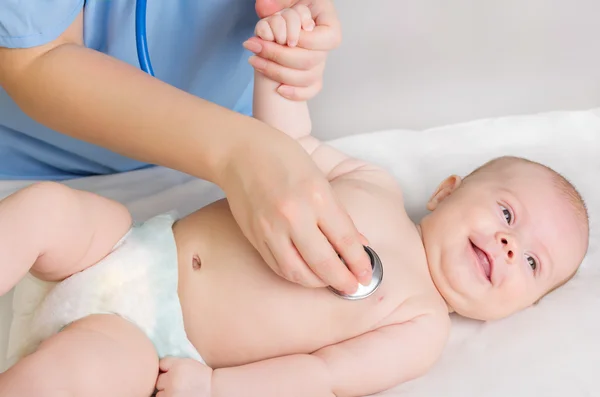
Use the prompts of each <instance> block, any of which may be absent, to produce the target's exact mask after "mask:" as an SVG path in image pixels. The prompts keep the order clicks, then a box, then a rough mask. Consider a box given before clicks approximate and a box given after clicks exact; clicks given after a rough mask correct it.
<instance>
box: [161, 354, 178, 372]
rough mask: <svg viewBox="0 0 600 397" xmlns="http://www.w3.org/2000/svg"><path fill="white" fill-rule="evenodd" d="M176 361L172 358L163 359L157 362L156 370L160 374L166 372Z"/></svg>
mask: <svg viewBox="0 0 600 397" xmlns="http://www.w3.org/2000/svg"><path fill="white" fill-rule="evenodd" d="M176 361H177V359H176V358H174V357H165V358H163V359H162V360H160V361H159V362H158V368H160V370H161V371H162V372H167V371H169V370H170V369H171V368H172V367H173V363H174V362H176Z"/></svg>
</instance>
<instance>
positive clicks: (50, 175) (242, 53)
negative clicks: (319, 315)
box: [0, 0, 371, 293]
mask: <svg viewBox="0 0 600 397" xmlns="http://www.w3.org/2000/svg"><path fill="white" fill-rule="evenodd" d="M300 1H302V2H303V3H305V4H308V5H310V6H311V7H312V11H313V17H314V18H315V20H316V24H317V27H316V28H315V29H314V30H313V31H312V32H303V36H302V37H301V40H300V43H299V46H298V47H296V48H288V47H286V46H282V45H279V44H276V43H268V42H263V41H261V40H260V39H258V38H256V37H252V36H253V29H254V26H255V24H256V22H257V20H258V19H257V18H258V17H265V16H269V15H272V14H274V13H276V12H278V11H280V10H281V9H283V8H285V7H289V6H292V5H293V4H296V3H298V2H299V0H256V2H255V1H253V0H210V1H195V0H194V1H192V0H176V1H164V0H149V1H148V5H147V17H146V21H147V38H148V46H149V53H150V57H151V60H152V65H153V70H154V74H155V76H156V77H152V76H150V75H148V74H146V73H144V72H143V71H141V70H140V68H139V63H138V59H137V53H136V43H135V1H134V0H87V1H84V0H60V1H54V2H48V1H42V2H40V1H37V0H21V1H2V2H0V87H1V88H0V180H1V179H4V180H9V179H21V180H22V179H28V180H34V179H35V180H66V179H69V178H76V177H82V176H89V175H101V174H111V173H118V172H125V171H130V170H135V169H140V168H143V167H148V166H151V165H161V166H165V167H170V168H173V169H176V170H179V171H182V172H185V173H188V174H190V175H193V176H196V177H198V178H202V179H205V180H208V181H211V182H213V183H215V184H217V185H219V186H220V187H221V188H222V189H223V191H224V192H225V194H226V195H227V197H228V200H229V202H230V206H231V209H232V212H233V215H234V216H235V219H236V220H237V222H238V224H239V225H240V227H241V229H242V231H243V232H244V234H245V235H246V237H247V238H248V239H249V240H250V242H251V243H252V244H253V245H254V247H256V249H257V250H258V251H259V252H260V254H261V255H262V256H263V258H264V259H265V261H266V262H267V263H268V264H269V266H271V267H272V268H273V270H274V271H275V272H277V273H278V274H280V275H281V276H283V277H285V278H287V279H288V280H290V281H294V282H298V283H300V284H303V285H306V286H310V287H317V286H324V285H330V286H332V287H333V288H336V289H338V290H340V291H345V292H348V293H352V292H354V291H355V290H356V287H357V281H358V282H361V283H363V284H367V283H368V282H369V281H370V278H371V270H370V269H371V268H370V261H369V258H368V256H367V254H366V253H365V251H364V249H363V246H362V244H363V243H364V244H366V242H365V241H361V239H362V237H361V236H360V234H359V233H358V231H357V230H356V229H355V227H354V225H353V223H352V222H351V220H350V219H349V217H348V215H347V214H346V212H345V210H344V209H343V208H342V207H341V206H340V205H339V204H338V202H337V201H336V199H335V198H334V196H333V194H332V190H331V189H330V186H329V184H328V183H327V181H326V179H325V178H324V177H323V175H321V174H320V172H319V170H318V169H317V168H316V166H315V165H314V164H313V163H312V161H311V159H310V158H309V157H308V156H307V155H306V153H305V152H304V151H303V150H302V148H301V147H300V146H299V145H297V144H296V143H295V142H294V141H292V140H291V139H289V138H288V137H287V136H286V135H285V134H283V133H281V132H279V131H277V130H274V129H272V128H270V127H269V126H267V125H265V124H263V123H261V122H259V121H257V120H255V119H253V118H252V117H249V116H251V114H252V108H251V106H252V75H253V70H252V67H251V66H250V65H248V58H249V55H252V53H255V54H256V55H258V56H256V57H253V58H251V60H250V62H251V64H252V66H254V67H255V68H257V69H258V70H261V71H262V72H263V73H264V74H266V75H268V76H269V77H270V78H271V79H274V80H276V81H279V82H280V83H281V86H280V88H279V92H280V94H281V95H283V96H285V97H287V98H289V99H292V100H306V99H309V98H312V97H313V96H314V95H316V94H317V93H318V92H319V90H320V88H321V83H322V77H323V69H324V62H325V57H326V53H327V51H328V50H330V49H333V48H334V47H336V46H337V45H338V43H339V42H340V39H341V31H340V26H339V21H338V19H337V17H336V13H335V9H334V6H333V3H332V0H300ZM257 14H258V15H257ZM248 39H250V40H248ZM317 39H318V40H317ZM313 43H321V46H320V47H317V46H315V45H314V44H313ZM323 43H327V44H326V45H323ZM247 50H248V51H247ZM336 251H337V252H338V253H339V254H340V255H341V256H342V257H343V258H344V260H345V261H346V263H347V264H348V268H346V266H345V265H344V264H343V263H342V262H341V261H340V260H339V258H338V256H337V254H336ZM348 269H350V270H348Z"/></svg>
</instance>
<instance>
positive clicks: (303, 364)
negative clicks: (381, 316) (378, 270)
mask: <svg viewBox="0 0 600 397" xmlns="http://www.w3.org/2000/svg"><path fill="white" fill-rule="evenodd" d="M447 329H448V324H447V321H446V320H441V319H440V318H434V317H433V316H430V315H423V316H421V317H418V318H415V319H413V320H412V321H409V322H407V323H403V324H395V325H389V326H386V327H382V328H379V329H376V330H374V331H371V332H369V333H366V334H364V335H361V336H359V337H356V338H354V339H350V340H348V341H345V342H342V343H339V344H336V345H332V346H328V347H325V348H323V349H321V350H318V351H317V352H315V353H313V354H298V355H291V356H284V357H279V358H273V359H269V360H264V361H260V362H257V363H253V364H248V365H243V366H239V367H233V368H223V369H216V370H214V371H213V373H212V380H211V397H233V396H235V397H246V396H247V397H254V396H261V397H279V396H286V397H305V396H311V397H358V396H366V395H371V394H374V393H377V392H381V391H383V390H387V389H389V388H392V387H394V386H396V385H398V384H401V383H404V382H406V381H409V380H411V379H414V378H417V377H419V376H421V375H423V374H424V373H425V372H426V371H427V370H428V369H429V368H430V367H431V366H432V365H433V364H434V363H435V362H436V361H437V359H438V357H439V356H440V354H441V351H442V349H443V346H444V345H445V342H446V337H447V333H446V332H445V330H447Z"/></svg>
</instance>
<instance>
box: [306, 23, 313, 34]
mask: <svg viewBox="0 0 600 397" xmlns="http://www.w3.org/2000/svg"><path fill="white" fill-rule="evenodd" d="M314 28H315V22H314V21H312V22H311V23H310V24H309V25H308V26H307V27H306V31H307V32H312V31H313V29H314Z"/></svg>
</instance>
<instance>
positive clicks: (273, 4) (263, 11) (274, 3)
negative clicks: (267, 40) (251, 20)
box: [254, 0, 299, 18]
mask: <svg viewBox="0 0 600 397" xmlns="http://www.w3.org/2000/svg"><path fill="white" fill-rule="evenodd" d="M298 1H299V0H256V3H255V6H254V8H255V9H256V14H257V15H258V17H259V18H265V17H268V16H271V15H273V14H275V13H276V12H279V11H281V10H283V9H284V8H289V7H292V6H293V5H295V4H296V3H298Z"/></svg>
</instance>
